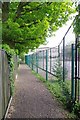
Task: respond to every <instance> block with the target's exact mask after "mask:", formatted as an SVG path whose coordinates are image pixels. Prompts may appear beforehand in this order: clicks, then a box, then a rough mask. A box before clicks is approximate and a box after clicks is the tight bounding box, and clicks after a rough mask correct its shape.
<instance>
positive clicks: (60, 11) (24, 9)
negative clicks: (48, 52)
mask: <svg viewBox="0 0 80 120" xmlns="http://www.w3.org/2000/svg"><path fill="white" fill-rule="evenodd" d="M8 7H9V9H8V10H9V11H8V19H7V20H6V21H5V22H3V43H6V44H8V45H9V46H10V47H11V48H13V49H18V51H19V53H20V52H21V51H22V52H23V51H24V52H28V50H29V48H31V49H35V48H37V47H39V45H41V44H43V43H44V42H45V40H46V37H47V36H48V33H49V35H50V34H51V33H52V32H53V31H56V30H57V29H58V28H59V27H61V26H62V25H63V24H64V23H65V22H66V21H67V20H68V16H69V15H70V14H71V13H72V12H74V10H73V8H72V4H71V3H69V2H16V3H15V2H11V3H10V4H9V6H8ZM3 16H4V14H3ZM26 48H27V49H26Z"/></svg>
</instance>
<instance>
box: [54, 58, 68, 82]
mask: <svg viewBox="0 0 80 120" xmlns="http://www.w3.org/2000/svg"><path fill="white" fill-rule="evenodd" d="M53 72H54V74H55V76H56V77H57V80H58V82H62V81H63V67H62V65H61V61H60V59H59V58H58V59H57V60H56V62H55V65H54V68H53ZM64 72H65V79H66V77H67V69H66V68H65V69H64Z"/></svg>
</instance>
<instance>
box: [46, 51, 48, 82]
mask: <svg viewBox="0 0 80 120" xmlns="http://www.w3.org/2000/svg"><path fill="white" fill-rule="evenodd" d="M46 80H48V50H46Z"/></svg>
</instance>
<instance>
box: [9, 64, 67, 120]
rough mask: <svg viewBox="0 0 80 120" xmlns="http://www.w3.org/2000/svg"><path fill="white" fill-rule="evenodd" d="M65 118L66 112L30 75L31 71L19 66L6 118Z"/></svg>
mask: <svg viewBox="0 0 80 120" xmlns="http://www.w3.org/2000/svg"><path fill="white" fill-rule="evenodd" d="M66 116H67V111H66V110H64V109H63V107H62V106H61V105H60V103H58V101H57V100H56V99H55V97H52V95H51V93H50V92H49V91H48V90H47V89H46V87H45V85H44V84H43V83H42V82H41V81H40V80H38V79H37V78H36V77H35V75H33V74H32V72H31V69H30V68H29V67H28V66H27V65H25V64H22V65H20V67H19V72H18V79H17V80H16V81H15V93H14V96H13V99H12V103H11V106H10V109H9V112H8V115H7V118H66Z"/></svg>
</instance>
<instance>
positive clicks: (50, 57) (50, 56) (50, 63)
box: [50, 48, 52, 72]
mask: <svg viewBox="0 0 80 120" xmlns="http://www.w3.org/2000/svg"><path fill="white" fill-rule="evenodd" d="M51 59H52V58H51V48H50V72H51Z"/></svg>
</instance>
